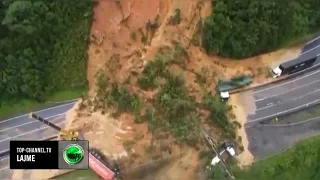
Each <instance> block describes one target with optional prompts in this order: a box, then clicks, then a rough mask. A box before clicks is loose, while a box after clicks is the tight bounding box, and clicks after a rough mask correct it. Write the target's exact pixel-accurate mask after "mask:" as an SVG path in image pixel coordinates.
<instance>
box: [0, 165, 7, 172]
mask: <svg viewBox="0 0 320 180" xmlns="http://www.w3.org/2000/svg"><path fill="white" fill-rule="evenodd" d="M6 169H9V166H6V167H4V168H1V169H0V171H3V170H6Z"/></svg>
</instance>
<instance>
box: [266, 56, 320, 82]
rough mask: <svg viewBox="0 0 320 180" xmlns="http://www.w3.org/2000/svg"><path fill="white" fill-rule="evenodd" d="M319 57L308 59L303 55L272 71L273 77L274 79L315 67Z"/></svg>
mask: <svg viewBox="0 0 320 180" xmlns="http://www.w3.org/2000/svg"><path fill="white" fill-rule="evenodd" d="M317 57H318V56H316V57H308V56H306V55H301V56H299V57H298V58H296V59H293V60H291V61H288V62H285V63H282V64H280V65H279V66H278V67H276V68H274V69H272V70H271V75H272V77H273V78H277V77H279V76H281V75H283V74H292V73H295V72H298V71H301V70H303V69H305V68H308V67H310V66H312V65H313V63H314V62H315V61H316V59H317Z"/></svg>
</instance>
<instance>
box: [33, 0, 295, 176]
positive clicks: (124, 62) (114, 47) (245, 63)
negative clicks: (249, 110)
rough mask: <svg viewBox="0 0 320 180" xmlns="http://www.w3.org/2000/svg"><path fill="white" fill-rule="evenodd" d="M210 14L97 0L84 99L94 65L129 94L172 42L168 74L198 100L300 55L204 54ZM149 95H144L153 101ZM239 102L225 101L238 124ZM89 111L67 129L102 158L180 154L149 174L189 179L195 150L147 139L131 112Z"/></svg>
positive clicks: (175, 3)
mask: <svg viewBox="0 0 320 180" xmlns="http://www.w3.org/2000/svg"><path fill="white" fill-rule="evenodd" d="M175 9H180V11H181V17H182V19H181V22H180V24H178V25H169V24H168V19H169V17H170V16H172V15H173V13H174V11H175ZM210 12H211V1H205V0H152V1H150V0H119V1H118V3H117V2H116V1H111V0H99V4H98V5H97V6H96V8H95V9H94V21H93V23H92V28H91V43H90V46H89V50H88V53H89V61H88V81H89V88H90V92H91V93H90V94H91V95H93V92H94V89H95V81H94V80H95V73H96V71H97V69H99V68H101V69H102V70H104V73H105V74H106V75H107V76H108V78H109V79H111V81H113V82H125V81H128V80H129V83H130V84H131V85H132V87H133V89H134V88H135V87H136V85H135V78H136V76H137V74H139V73H141V71H142V70H143V67H144V65H145V64H146V62H147V61H148V60H150V59H152V58H153V57H154V55H155V54H156V53H157V51H158V49H159V48H161V47H163V46H170V45H171V44H172V41H177V42H179V43H180V44H181V45H182V46H183V47H184V48H185V49H186V50H187V52H188V56H189V59H188V62H187V64H186V66H185V69H181V68H180V67H176V69H173V70H172V71H174V72H176V73H179V74H182V75H183V76H184V77H185V78H186V79H187V80H188V81H187V82H186V83H187V87H188V89H189V92H190V93H191V94H192V95H194V96H195V97H196V99H197V101H198V100H200V97H201V96H202V94H203V92H204V91H205V90H210V91H214V89H215V86H216V82H217V80H218V79H219V78H231V77H232V76H234V75H239V74H252V75H255V82H256V83H262V82H265V81H266V80H267V68H268V67H269V66H273V64H274V61H276V60H281V61H282V60H284V59H287V58H290V57H291V55H292V53H293V52H295V53H298V49H299V47H297V46H296V47H292V48H288V49H283V50H279V51H277V52H274V53H269V54H265V55H261V56H257V57H253V58H249V59H245V60H241V61H239V60H233V59H227V58H221V57H218V56H208V55H206V53H204V52H203V50H202V49H201V48H200V47H199V46H197V40H198V41H199V39H200V37H199V32H200V31H201V28H199V27H200V26H199V25H201V22H202V21H203V19H204V17H206V16H208V15H209V14H210ZM157 17H158V18H157ZM155 20H157V22H158V23H157V24H158V27H157V28H156V29H155V30H154V31H151V32H149V31H147V30H146V24H147V23H148V22H149V21H155ZM145 36H146V37H147V39H145ZM142 39H144V40H145V41H144V42H143V41H142ZM289 55H290V57H289ZM173 68H175V67H173ZM195 73H198V74H203V73H206V74H205V76H206V77H207V83H206V84H204V85H203V86H201V85H199V83H196V75H195ZM154 94H155V93H153V92H148V93H145V94H143V95H144V96H146V97H152V96H154ZM232 99H233V97H232ZM239 102H240V100H239V101H238V100H237V99H236V98H235V99H234V100H232V102H231V103H232V104H234V105H236V106H238V107H237V108H235V113H236V117H237V119H238V121H239V122H240V124H242V125H243V124H244V123H245V120H246V119H245V116H244V112H243V111H245V110H244V109H242V108H241V106H242V104H241V103H239ZM84 104H86V102H85V103H84ZM90 108H91V107H90V106H89V105H87V108H81V109H79V107H75V109H74V110H72V111H71V112H70V113H69V115H68V117H67V122H68V123H67V125H66V126H67V128H71V129H74V130H81V132H82V133H83V134H84V137H85V139H87V140H89V141H90V146H91V147H96V148H98V149H100V150H101V151H102V152H103V153H104V154H105V155H107V156H108V157H110V158H115V159H119V158H121V161H124V162H125V163H122V164H123V165H122V166H123V169H134V168H135V167H139V166H140V165H142V164H145V163H147V162H149V161H150V160H151V159H158V158H160V157H162V156H163V153H167V154H169V155H170V156H176V155H178V154H183V157H181V159H179V160H177V162H175V161H174V162H170V163H168V165H166V166H165V167H164V168H162V169H161V170H160V169H159V172H155V173H154V174H152V178H154V179H168V180H169V179H172V180H175V179H177V180H178V179H184V180H193V179H195V176H196V169H197V165H198V164H199V160H198V158H197V157H198V153H199V151H197V150H195V149H194V148H190V147H186V146H179V145H177V144H175V143H174V138H173V137H171V136H170V135H168V134H161V136H162V138H153V136H152V135H151V133H149V132H148V128H147V126H146V124H136V123H134V121H133V118H132V116H131V115H130V114H121V115H120V116H119V117H118V118H117V119H115V118H113V117H111V116H110V114H108V112H103V111H102V110H95V109H90ZM202 113H203V114H205V113H206V112H202ZM243 127H244V126H243ZM210 131H211V133H212V134H214V135H215V136H214V138H216V139H215V140H218V139H219V137H220V135H219V132H218V131H217V130H216V128H215V127H211V129H210ZM239 135H240V136H241V137H242V142H243V146H244V149H245V151H244V153H242V154H241V155H240V156H239V158H238V159H239V160H240V164H241V165H247V164H250V163H251V162H252V160H253V158H252V155H251V154H250V153H249V151H248V150H247V148H248V142H247V139H246V133H245V131H244V129H243V128H241V129H240V130H239ZM163 137H165V138H163ZM151 145H152V146H151ZM150 149H151V151H150ZM39 176H40V175H39Z"/></svg>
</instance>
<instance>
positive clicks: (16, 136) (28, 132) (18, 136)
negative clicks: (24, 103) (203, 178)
mask: <svg viewBox="0 0 320 180" xmlns="http://www.w3.org/2000/svg"><path fill="white" fill-rule="evenodd" d="M61 123H64V122H59V123H57V124H61ZM57 124H56V125H57ZM47 128H52V127H49V126H45V127H43V128H40V129H35V130H33V131H28V132H26V133H22V134H19V135H16V136H13V137H9V138H6V139H3V140H0V143H1V142H4V141H7V140H9V139H12V140H14V139H13V138H16V137H20V136H24V135H26V134H30V133H33V132H37V131H41V130H44V129H47ZM1 152H2V151H1Z"/></svg>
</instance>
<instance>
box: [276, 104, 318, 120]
mask: <svg viewBox="0 0 320 180" xmlns="http://www.w3.org/2000/svg"><path fill="white" fill-rule="evenodd" d="M315 117H320V106H315V107H314V108H309V109H308V110H305V111H302V112H298V113H294V114H290V115H288V117H286V119H290V120H291V122H301V121H306V120H308V119H311V118H315ZM279 120H281V118H279Z"/></svg>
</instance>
